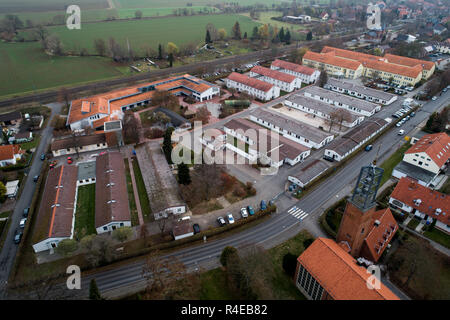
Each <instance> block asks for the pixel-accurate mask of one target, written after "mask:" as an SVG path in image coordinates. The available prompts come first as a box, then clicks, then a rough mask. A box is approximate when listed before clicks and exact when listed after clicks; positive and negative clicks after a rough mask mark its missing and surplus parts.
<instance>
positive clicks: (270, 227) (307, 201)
mask: <svg viewBox="0 0 450 320" xmlns="http://www.w3.org/2000/svg"><path fill="white" fill-rule="evenodd" d="M449 102H450V92H447V93H444V94H442V96H440V97H439V98H438V99H437V100H436V101H430V102H428V103H426V104H425V105H424V106H423V107H422V108H421V109H420V110H418V111H417V112H416V116H415V117H412V118H411V119H410V120H409V121H407V122H406V123H405V124H404V125H403V126H402V129H404V130H405V132H406V135H408V134H411V133H413V132H414V131H416V130H417V129H416V128H417V127H418V125H419V124H420V123H422V122H424V121H425V120H426V119H427V118H428V117H429V116H430V114H431V113H432V112H434V111H436V110H438V109H440V108H442V107H443V106H446V105H448V104H449ZM400 103H401V102H400V101H398V102H397V103H396V104H395V105H393V106H392V105H391V106H388V107H385V108H383V109H382V111H380V114H379V116H381V117H387V116H389V115H390V114H391V113H393V112H394V111H396V110H397V109H398V108H399V105H400ZM397 133H398V128H396V127H394V128H391V129H389V130H388V132H386V133H385V134H384V135H382V136H381V137H380V138H379V139H378V140H377V141H376V142H375V143H374V148H373V150H378V146H381V147H380V151H379V155H378V161H379V162H381V161H383V160H385V159H386V158H388V157H389V156H390V155H392V154H393V153H394V152H396V150H397V148H398V147H399V146H401V145H402V144H403V143H404V136H399V135H398V134H397ZM375 156H376V152H361V153H359V154H358V155H356V156H355V157H354V158H353V159H351V160H349V162H348V163H347V164H346V165H345V167H343V168H341V169H340V170H339V171H338V172H337V173H336V174H334V175H332V176H331V177H329V178H328V179H326V180H324V181H323V182H322V183H320V184H319V185H318V186H317V187H315V188H314V190H312V191H311V192H309V193H308V194H306V195H305V196H304V197H302V198H301V199H300V200H298V201H297V202H295V203H294V204H295V206H296V207H298V208H301V209H302V210H303V211H304V212H306V213H308V217H307V218H306V219H305V220H299V219H298V218H295V217H294V216H292V215H290V214H289V213H288V210H289V208H291V206H292V201H291V202H290V203H289V205H288V206H286V202H284V201H285V198H287V197H280V198H279V200H278V201H277V206H278V209H279V210H278V212H277V213H275V214H273V215H272V217H270V218H269V219H268V220H266V221H264V222H262V223H260V224H258V225H256V226H255V227H253V228H251V229H247V230H245V231H243V232H240V233H236V234H233V235H230V236H228V237H226V238H222V239H218V240H214V241H206V243H202V244H200V245H196V246H192V247H189V248H185V249H182V250H179V251H176V252H174V253H171V254H168V255H167V256H169V257H177V258H178V259H179V260H180V261H182V262H183V263H185V264H186V266H187V267H189V268H190V269H192V270H193V269H196V268H200V267H201V268H204V269H210V268H213V267H215V266H217V265H218V257H219V255H220V253H221V251H222V249H223V248H224V247H225V246H227V245H230V246H234V247H242V246H246V245H251V244H260V245H262V246H264V247H266V248H269V247H273V246H274V245H276V244H278V243H281V242H283V241H285V240H287V239H289V238H290V237H292V236H293V235H295V234H296V233H297V232H299V231H300V230H302V229H305V228H306V229H307V228H308V225H309V224H311V223H317V219H318V218H319V216H320V214H321V213H322V212H323V210H322V209H323V208H322V206H323V205H324V204H325V203H326V202H328V201H329V200H330V199H332V198H333V197H336V195H338V194H340V196H342V191H343V190H346V189H347V190H348V189H349V188H348V186H349V185H352V184H353V183H354V181H355V179H356V177H357V175H358V174H359V170H360V168H361V167H362V166H364V165H368V164H370V163H371V162H372V161H373V160H374V158H375ZM144 264H145V260H144V259H142V260H138V261H134V262H132V263H130V264H125V265H124V264H122V265H121V266H120V267H117V268H114V269H109V270H106V271H101V270H99V272H97V273H94V274H91V275H88V276H85V277H83V278H82V289H81V290H71V291H69V290H68V289H65V291H66V292H65V294H64V296H65V297H72V298H86V297H87V294H88V288H89V282H90V280H91V279H93V278H95V279H96V281H97V285H98V287H99V289H100V291H101V293H102V294H103V295H105V296H107V297H111V298H112V297H118V296H120V295H123V294H126V293H132V292H136V291H139V290H141V289H142V288H143V287H144V286H145V279H144V278H143V276H142V267H143V265H144ZM63 286H64V285H63ZM59 297H61V296H59ZM54 298H58V296H55V297H54Z"/></svg>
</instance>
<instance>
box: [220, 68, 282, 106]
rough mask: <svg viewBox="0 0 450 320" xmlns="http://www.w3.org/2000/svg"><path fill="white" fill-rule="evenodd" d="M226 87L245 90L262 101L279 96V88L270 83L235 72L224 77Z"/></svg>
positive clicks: (240, 90)
mask: <svg viewBox="0 0 450 320" xmlns="http://www.w3.org/2000/svg"><path fill="white" fill-rule="evenodd" d="M225 84H226V86H227V88H233V89H236V90H237V91H239V92H245V93H247V94H249V95H251V96H253V97H255V98H258V99H260V100H262V101H268V100H271V99H274V98H278V97H279V96H280V88H279V87H277V86H274V85H273V84H271V83H268V82H265V81H261V80H259V79H256V78H252V77H249V76H246V75H243V74H240V73H237V72H232V73H231V74H230V75H229V76H228V77H227V78H226V79H225Z"/></svg>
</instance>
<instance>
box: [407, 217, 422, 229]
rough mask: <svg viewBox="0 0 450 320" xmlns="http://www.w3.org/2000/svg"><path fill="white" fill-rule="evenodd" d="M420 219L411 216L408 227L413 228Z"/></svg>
mask: <svg viewBox="0 0 450 320" xmlns="http://www.w3.org/2000/svg"><path fill="white" fill-rule="evenodd" d="M419 223H420V221H419V220H418V219H416V218H412V219H411V221H410V222H409V223H408V228H410V229H412V230H415V229H416V227H417V226H418V225H419Z"/></svg>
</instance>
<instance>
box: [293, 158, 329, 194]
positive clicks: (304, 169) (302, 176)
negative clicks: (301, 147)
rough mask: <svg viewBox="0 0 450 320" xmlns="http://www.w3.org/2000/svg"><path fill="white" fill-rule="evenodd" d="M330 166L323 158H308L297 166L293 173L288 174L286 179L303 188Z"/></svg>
mask: <svg viewBox="0 0 450 320" xmlns="http://www.w3.org/2000/svg"><path fill="white" fill-rule="evenodd" d="M330 167H331V164H330V163H328V162H326V161H324V160H321V159H309V160H307V161H305V162H303V163H302V164H301V165H300V166H299V168H298V169H299V170H298V171H297V172H296V173H295V174H292V175H289V176H288V181H290V182H292V183H295V184H296V185H298V186H299V187H300V188H304V187H306V186H307V185H308V184H310V183H311V181H313V180H314V179H316V178H318V177H319V176H320V175H321V174H322V173H324V172H325V171H326V170H327V169H328V168H330Z"/></svg>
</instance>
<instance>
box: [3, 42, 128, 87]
mask: <svg viewBox="0 0 450 320" xmlns="http://www.w3.org/2000/svg"><path fill="white" fill-rule="evenodd" d="M125 73H126V72H125V71H124V68H123V67H121V66H120V65H117V64H114V63H112V62H111V61H110V59H108V58H100V57H52V56H49V55H47V54H45V53H44V52H43V51H42V49H41V47H40V45H39V43H37V42H27V43H3V42H0V82H1V83H2V85H1V86H0V96H4V95H11V94H16V93H21V92H30V91H35V90H41V89H48V88H53V87H58V86H65V85H74V84H79V83H84V82H89V81H95V80H101V79H107V78H112V77H117V76H120V75H123V74H125Z"/></svg>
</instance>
